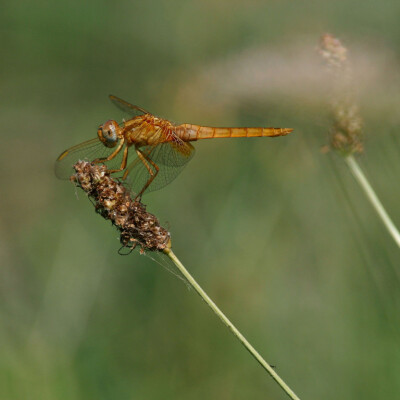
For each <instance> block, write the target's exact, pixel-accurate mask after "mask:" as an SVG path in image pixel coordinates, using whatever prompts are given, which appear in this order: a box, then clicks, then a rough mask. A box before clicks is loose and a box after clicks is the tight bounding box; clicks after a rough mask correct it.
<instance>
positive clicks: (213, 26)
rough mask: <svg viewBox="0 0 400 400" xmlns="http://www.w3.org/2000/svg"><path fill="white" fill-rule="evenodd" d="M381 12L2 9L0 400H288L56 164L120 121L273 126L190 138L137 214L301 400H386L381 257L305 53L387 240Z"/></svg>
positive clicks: (393, 206) (388, 102)
mask: <svg viewBox="0 0 400 400" xmlns="http://www.w3.org/2000/svg"><path fill="white" fill-rule="evenodd" d="M399 16H400V3H399V1H398V0H387V1H385V2H381V1H378V0H367V1H366V0H363V1H361V0H337V1H334V2H333V1H331V2H323V1H320V2H316V1H311V0H305V1H302V2H298V1H297V2H296V1H292V0H281V1H280V0H271V1H257V0H249V1H247V2H241V1H235V0H231V1H227V0H221V1H218V2H217V1H202V2H200V1H198V2H188V1H177V0H170V1H168V2H163V1H160V0H155V1H141V2H139V1H130V2H129V1H118V2H106V1H97V2H94V1H91V2H90V1H89V2H81V1H74V0H73V1H69V2H51V1H35V2H33V1H26V0H22V1H18V2H17V1H15V2H11V1H6V2H2V4H1V13H0V23H1V24H0V32H1V42H0V46H1V63H0V71H1V73H0V88H1V97H0V114H1V121H2V123H1V131H0V135H1V143H2V146H1V148H0V152H1V157H0V165H1V171H2V173H1V174H0V179H1V188H2V189H1V195H0V264H1V268H0V399H4V400H14V399H15V400H20V399H35V400H36V399H38V400H39V399H40V400H47V399H48V400H53V399H71V400H72V399H85V400H86V399H113V400H114V399H121V400H125V399H266V398H269V399H284V398H285V395H284V393H283V392H281V391H280V390H279V388H278V387H277V385H276V384H275V383H274V382H273V381H272V380H271V379H270V378H269V377H268V376H267V375H266V374H265V373H264V372H263V370H262V369H261V368H260V367H259V365H258V364H257V363H256V362H255V361H254V360H253V359H252V358H251V357H250V356H249V354H248V353H247V352H246V351H245V350H244V349H243V348H242V346H240V344H239V343H238V342H237V341H236V339H234V338H233V337H232V336H231V335H230V333H229V332H228V330H227V329H225V328H224V327H223V326H222V325H221V323H220V322H219V321H218V320H217V319H216V317H215V316H214V315H212V313H211V312H210V311H209V310H208V308H207V307H206V306H205V305H204V303H203V302H202V301H201V300H200V299H199V298H198V296H196V295H195V293H194V292H193V290H192V291H189V290H187V287H186V286H185V284H183V283H182V281H181V280H179V279H177V278H176V277H175V276H174V275H173V274H172V273H170V272H168V271H167V269H166V268H162V267H161V266H160V265H159V264H157V263H155V262H153V261H152V260H151V259H150V258H149V257H144V256H140V255H139V254H138V253H135V254H132V255H130V256H126V257H122V256H120V255H118V254H117V250H118V248H119V242H118V234H117V232H116V230H115V229H113V228H112V227H111V226H110V224H109V223H107V222H105V221H104V220H102V219H101V218H100V217H99V216H97V215H96V214H95V213H94V211H93V207H92V205H91V204H90V202H89V201H88V200H87V199H86V198H85V195H84V194H83V192H79V191H78V192H77V191H76V190H75V189H74V187H73V186H72V185H71V184H69V183H68V182H63V181H58V180H57V179H56V178H55V176H54V173H53V168H54V160H55V159H56V157H57V156H58V155H59V153H60V152H61V151H62V150H64V149H65V148H67V147H69V146H71V145H73V144H76V143H79V142H81V141H84V140H87V139H90V138H92V137H94V135H95V134H96V129H97V127H98V125H99V124H101V123H103V122H104V121H105V120H107V119H110V118H115V119H117V120H121V118H122V114H121V113H119V111H118V110H117V109H115V108H114V107H113V106H112V104H111V103H110V102H109V101H108V99H107V95H108V94H110V93H112V94H115V95H117V96H120V97H122V98H124V99H126V100H128V101H131V102H132V103H136V104H138V105H140V106H141V107H144V108H146V109H149V110H150V111H152V112H153V113H155V114H158V115H160V116H163V117H165V118H168V119H170V120H172V121H175V122H189V123H197V124H202V125H214V126H236V125H237V126H278V127H291V128H294V129H295V132H294V133H293V134H291V135H290V136H287V137H283V138H278V139H264V138H260V139H252V140H246V139H237V140H225V141H224V140H219V141H218V140H215V141H203V142H199V143H197V144H195V147H196V149H197V154H196V157H195V158H194V159H193V161H191V163H190V164H189V165H188V166H187V168H186V169H185V171H184V172H183V173H182V174H181V175H180V176H179V178H178V179H176V181H174V182H173V183H172V184H171V185H169V186H168V187H166V188H165V189H163V190H162V191H159V192H154V193H151V194H149V195H147V196H145V198H144V201H145V203H146V204H147V205H148V210H149V211H150V212H153V213H155V214H156V215H157V216H158V217H159V218H160V220H161V221H162V222H163V223H164V224H166V225H167V226H169V227H170V230H171V233H172V240H173V249H174V251H175V253H176V254H177V255H178V257H179V258H180V259H181V260H182V261H183V262H184V264H185V265H186V266H187V268H188V269H189V270H190V271H191V272H192V273H193V274H194V276H195V277H196V278H197V279H198V280H199V282H200V283H201V284H202V285H203V287H204V288H205V290H206V291H207V292H208V293H209V294H210V296H211V297H212V298H213V299H214V300H215V301H216V303H217V304H218V305H219V306H220V307H221V308H222V309H223V310H224V311H225V312H226V314H227V315H228V316H229V317H230V318H231V319H232V321H233V322H234V323H235V324H237V326H238V327H239V329H241V330H242V331H243V333H244V334H245V335H246V336H247V337H248V339H249V340H250V342H251V343H252V344H254V346H255V347H256V348H257V349H258V350H259V351H260V353H261V354H262V355H264V356H265V358H266V359H267V360H268V361H269V362H270V363H271V364H273V365H275V366H276V370H277V372H278V373H279V374H280V375H281V376H282V377H283V378H284V379H285V380H287V382H288V383H289V385H290V386H291V387H292V388H293V389H294V390H295V392H296V393H297V394H298V395H299V396H300V397H301V398H302V399H321V398H324V399H360V398H363V399H379V398H392V399H394V398H400V379H399V376H400V346H399V343H400V329H399V328H400V326H399V310H400V296H399V287H400V275H399V261H398V260H399V256H400V253H399V249H398V248H397V247H396V245H395V244H394V242H393V241H392V240H391V238H390V237H389V235H388V234H387V232H386V231H385V229H384V228H383V226H382V224H381V222H380V221H379V220H378V218H377V216H376V215H375V214H374V212H373V210H372V209H371V206H370V205H369V203H368V202H367V200H366V199H365V198H364V196H363V194H362V193H361V190H360V189H359V187H357V185H356V183H355V181H354V180H353V178H352V176H351V175H350V173H349V171H348V169H347V168H346V166H345V164H344V162H343V160H342V159H340V157H339V156H337V155H335V154H333V153H329V154H322V153H321V152H320V148H321V146H323V145H324V144H326V142H327V132H328V130H329V126H330V122H329V118H328V111H329V106H328V103H329V91H330V89H329V78H327V76H326V74H325V70H324V66H323V64H322V62H321V60H320V59H319V58H318V55H317V54H316V52H315V49H316V46H317V44H318V41H319V37H320V35H321V34H323V33H325V32H331V33H333V34H335V35H336V36H338V37H339V38H340V39H341V40H342V41H343V43H344V44H346V45H347V46H348V47H349V49H350V52H351V57H352V61H353V66H354V71H355V72H354V81H355V86H356V95H357V96H358V98H359V103H360V107H361V112H362V115H363V118H364V123H365V135H366V144H365V147H366V151H365V154H364V155H363V156H362V157H360V163H361V165H362V167H363V169H364V170H365V172H366V174H367V175H368V177H369V178H370V180H371V182H372V183H373V185H374V187H375V189H376V190H377V192H378V194H379V195H380V197H381V199H382V201H383V203H384V204H385V205H386V207H387V209H388V211H389V212H390V214H391V215H392V217H393V219H394V221H395V222H397V223H398V224H400V211H399V208H398V198H399V195H400V185H399V179H398V177H399V175H400V163H399V150H400V147H399V146H400V140H399V136H398V132H397V127H398V126H399V122H400V121H399V120H400V117H399V112H398V108H399V105H400V94H399V93H400V91H399V88H400V74H399V66H400V50H399V49H400V25H399V23H398V20H399Z"/></svg>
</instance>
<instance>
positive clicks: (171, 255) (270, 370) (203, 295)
mask: <svg viewBox="0 0 400 400" xmlns="http://www.w3.org/2000/svg"><path fill="white" fill-rule="evenodd" d="M164 253H165V254H166V255H167V256H168V257H169V258H170V259H171V260H172V261H173V263H174V264H175V265H176V267H177V268H178V269H179V271H180V272H181V273H182V275H183V276H184V277H185V278H186V279H187V281H188V282H189V283H190V285H191V286H192V287H193V288H194V290H196V292H197V293H198V294H199V295H200V297H201V298H202V299H203V300H204V301H205V302H206V303H207V305H208V306H209V307H210V308H211V309H212V310H213V311H214V313H215V314H216V315H217V316H218V318H219V319H220V320H221V321H222V322H223V323H224V324H225V325H226V326H227V327H228V328H229V329H230V331H231V332H232V333H233V334H234V335H235V336H236V337H237V338H238V339H239V341H240V342H241V343H242V344H243V346H244V347H245V348H246V349H247V350H248V351H249V352H250V354H251V355H252V356H253V357H254V358H255V359H256V360H257V361H258V362H259V363H260V364H261V366H262V367H263V368H264V369H265V370H266V371H267V372H268V373H269V374H270V375H271V377H272V378H273V379H274V380H275V381H276V383H277V384H278V385H279V386H280V387H281V388H282V389H283V391H284V392H285V393H286V394H287V395H288V396H289V397H290V398H291V399H292V400H300V399H299V397H297V396H296V394H295V393H294V392H293V391H292V390H291V389H290V388H289V386H288V385H287V384H286V383H285V381H284V380H283V379H282V378H281V377H280V376H279V375H278V374H277V373H276V372H275V370H274V369H273V368H272V367H271V366H270V365H269V364H268V363H267V362H266V361H265V360H264V359H263V358H262V357H261V355H260V354H259V353H258V352H257V350H256V349H255V348H254V347H253V346H252V345H251V344H250V343H249V342H248V341H247V340H246V338H245V337H244V336H243V335H242V334H241V333H240V332H239V331H238V330H237V328H236V327H235V326H234V325H233V324H232V322H231V321H229V319H228V318H227V317H226V316H225V314H224V313H223V312H222V311H221V310H220V309H219V308H218V307H217V305H216V304H215V303H214V302H213V301H212V300H211V299H210V298H209V297H208V295H207V293H206V292H205V291H204V290H203V289H202V288H201V287H200V285H199V284H198V283H197V282H196V280H195V279H194V278H193V277H192V275H190V273H189V272H188V270H187V269H186V268H185V267H184V266H183V264H182V263H181V262H180V261H179V259H178V258H177V257H176V255H175V254H174V253H173V251H172V250H171V249H168V248H167V249H165V250H164Z"/></svg>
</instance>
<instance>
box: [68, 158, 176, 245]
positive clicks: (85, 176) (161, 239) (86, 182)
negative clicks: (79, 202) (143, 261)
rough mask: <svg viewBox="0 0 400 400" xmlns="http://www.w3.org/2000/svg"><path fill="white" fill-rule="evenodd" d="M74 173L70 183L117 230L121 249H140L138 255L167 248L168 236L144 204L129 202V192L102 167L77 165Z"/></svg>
mask: <svg viewBox="0 0 400 400" xmlns="http://www.w3.org/2000/svg"><path fill="white" fill-rule="evenodd" d="M74 169H75V171H76V173H75V174H74V175H72V176H71V181H72V182H73V183H74V184H75V185H76V186H78V187H80V188H81V189H83V190H84V191H85V192H86V193H87V194H88V196H89V197H90V198H91V199H92V200H93V201H94V204H95V208H96V212H98V213H99V214H100V215H101V216H102V217H103V218H105V219H109V220H110V221H111V222H112V224H113V225H115V226H116V227H117V229H118V230H119V231H120V233H121V236H120V241H121V243H122V245H123V246H125V247H128V248H131V249H134V248H135V247H136V246H140V249H141V251H145V250H149V251H162V250H164V249H165V248H167V247H170V246H171V236H170V233H169V232H168V231H167V230H166V229H164V228H163V227H162V226H160V223H159V222H158V220H157V218H156V217H155V216H154V215H153V214H150V213H148V212H147V211H146V208H145V206H144V204H142V203H141V202H140V201H136V200H132V199H131V197H130V194H129V191H128V190H127V189H126V188H125V187H124V186H123V185H122V184H121V183H120V182H117V181H116V180H114V179H113V178H111V176H110V173H109V172H108V170H107V167H106V166H105V165H102V164H91V163H89V162H86V161H78V162H77V163H76V164H75V165H74Z"/></svg>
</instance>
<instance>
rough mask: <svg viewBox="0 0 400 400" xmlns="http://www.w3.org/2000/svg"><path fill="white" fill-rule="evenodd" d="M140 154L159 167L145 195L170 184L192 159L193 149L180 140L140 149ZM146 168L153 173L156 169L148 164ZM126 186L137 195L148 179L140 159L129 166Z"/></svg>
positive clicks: (148, 175)
mask: <svg viewBox="0 0 400 400" xmlns="http://www.w3.org/2000/svg"><path fill="white" fill-rule="evenodd" d="M140 150H141V151H142V153H143V154H144V155H145V156H146V157H148V158H150V160H151V161H153V162H154V163H155V164H157V166H158V167H159V172H158V174H157V176H156V177H155V179H154V180H153V182H152V183H151V184H150V186H149V187H148V188H147V189H146V191H145V193H147V192H153V191H155V190H159V189H161V188H163V187H164V186H166V185H168V184H169V183H171V182H172V181H173V180H174V179H175V178H176V177H177V176H178V175H179V174H180V172H181V171H182V170H183V168H184V167H185V166H186V164H187V163H188V162H189V161H190V160H191V159H192V158H193V155H194V153H195V149H194V147H193V146H192V145H191V144H190V143H188V142H183V141H181V140H180V139H179V140H178V141H173V142H166V143H160V144H158V145H155V146H144V147H142V148H140ZM148 166H149V167H150V168H151V170H152V171H153V172H154V173H155V172H156V169H155V168H154V166H152V165H151V164H150V163H148ZM127 170H128V171H129V172H128V176H127V177H126V185H127V186H128V187H129V188H130V189H131V190H132V192H134V193H135V194H138V193H139V192H140V191H141V190H142V188H143V187H144V185H145V184H146V183H147V181H148V180H149V178H150V173H149V171H148V169H147V168H146V166H145V165H144V164H143V162H142V161H141V159H140V158H136V159H135V160H134V161H133V162H132V163H131V164H129V166H128V168H127Z"/></svg>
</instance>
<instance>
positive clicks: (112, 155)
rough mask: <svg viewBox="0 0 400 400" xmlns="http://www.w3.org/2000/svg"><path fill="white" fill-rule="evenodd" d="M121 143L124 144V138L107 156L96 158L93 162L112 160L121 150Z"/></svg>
mask: <svg viewBox="0 0 400 400" xmlns="http://www.w3.org/2000/svg"><path fill="white" fill-rule="evenodd" d="M123 145H124V140H121V141H120V142H119V143H118V146H117V148H116V149H115V150H114V151H113V152H112V153H111V154H110V155H109V156H108V157H102V158H96V159H95V160H93V162H94V163H96V164H97V163H103V162H106V161H110V160H112V159H113V158H115V157H116V156H117V154H118V153H119V152H120V151H121V149H122V146H123Z"/></svg>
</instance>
